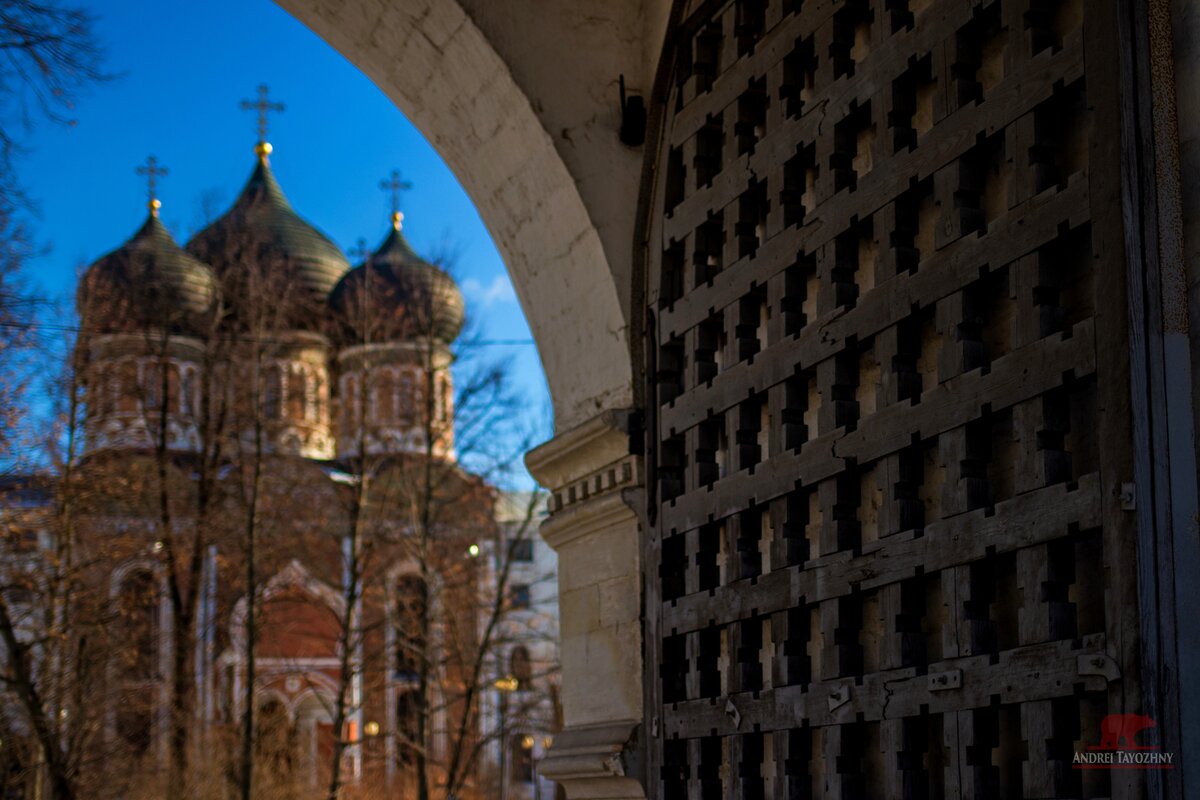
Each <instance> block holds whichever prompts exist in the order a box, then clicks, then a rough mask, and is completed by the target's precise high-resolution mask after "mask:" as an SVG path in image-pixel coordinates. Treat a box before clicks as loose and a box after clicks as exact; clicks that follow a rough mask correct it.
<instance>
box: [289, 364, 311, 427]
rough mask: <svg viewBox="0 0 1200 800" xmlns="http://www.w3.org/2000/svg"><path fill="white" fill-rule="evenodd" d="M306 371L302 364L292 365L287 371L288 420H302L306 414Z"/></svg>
mask: <svg viewBox="0 0 1200 800" xmlns="http://www.w3.org/2000/svg"><path fill="white" fill-rule="evenodd" d="M307 378H308V373H307V370H305V369H304V367H302V366H292V367H291V368H290V369H288V371H287V414H288V419H290V420H302V419H305V418H306V417H307V416H308V386H307V385H306V384H307V383H308V381H307Z"/></svg>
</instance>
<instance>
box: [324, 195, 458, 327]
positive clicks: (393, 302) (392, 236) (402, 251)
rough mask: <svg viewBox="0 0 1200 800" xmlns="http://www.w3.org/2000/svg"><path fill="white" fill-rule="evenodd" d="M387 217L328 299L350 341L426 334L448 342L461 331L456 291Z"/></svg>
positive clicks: (397, 223) (395, 216)
mask: <svg viewBox="0 0 1200 800" xmlns="http://www.w3.org/2000/svg"><path fill="white" fill-rule="evenodd" d="M402 218H403V217H402V215H401V214H400V213H399V212H396V213H395V214H393V215H392V230H391V232H390V233H389V234H388V236H387V238H386V239H384V240H383V243H382V244H380V245H379V248H378V249H377V250H376V251H375V252H374V253H372V254H371V256H370V257H368V258H367V260H366V261H365V262H364V263H363V264H361V265H359V266H357V267H355V268H354V269H352V270H351V271H350V272H349V273H348V274H347V275H346V277H344V278H342V280H341V281H340V282H339V283H338V285H337V287H336V288H335V289H334V290H333V295H332V296H331V298H330V302H331V304H332V306H333V309H334V312H335V314H336V315H337V317H338V319H339V321H340V322H341V323H342V324H343V326H344V328H345V334H346V335H347V337H348V338H349V339H350V340H351V341H354V342H381V341H394V340H398V339H418V338H424V337H431V338H434V339H437V340H439V341H442V342H445V343H446V344H449V343H450V342H452V341H454V340H455V339H456V338H457V337H458V334H459V333H460V332H461V331H462V327H463V319H464V315H465V305H464V303H463V296H462V292H460V291H459V289H458V284H456V283H455V282H454V279H453V278H451V277H450V276H449V275H447V274H446V273H445V271H443V270H442V269H440V268H438V267H436V266H434V265H433V264H430V263H429V262H428V261H425V260H424V259H423V258H421V257H420V256H418V255H417V254H416V252H414V251H413V249H412V247H411V246H410V245H409V243H408V241H407V240H406V239H405V238H404V234H403V233H402V232H401V230H400V221H401V219H402Z"/></svg>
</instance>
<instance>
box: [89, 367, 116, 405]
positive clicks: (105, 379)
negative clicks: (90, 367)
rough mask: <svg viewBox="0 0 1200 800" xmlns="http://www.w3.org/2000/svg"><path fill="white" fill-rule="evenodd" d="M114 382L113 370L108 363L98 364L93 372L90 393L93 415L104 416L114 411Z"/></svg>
mask: <svg viewBox="0 0 1200 800" xmlns="http://www.w3.org/2000/svg"><path fill="white" fill-rule="evenodd" d="M111 382H112V375H111V371H110V370H109V367H108V365H107V364H97V365H96V368H95V370H94V371H93V372H92V385H91V387H90V388H91V392H90V393H89V395H88V409H89V410H90V411H91V413H92V416H103V415H105V414H107V413H109V412H110V411H112V386H111V385H110V384H111Z"/></svg>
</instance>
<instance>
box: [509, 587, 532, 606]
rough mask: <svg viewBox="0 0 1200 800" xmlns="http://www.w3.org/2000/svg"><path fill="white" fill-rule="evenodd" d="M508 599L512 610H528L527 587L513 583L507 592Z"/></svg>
mask: <svg viewBox="0 0 1200 800" xmlns="http://www.w3.org/2000/svg"><path fill="white" fill-rule="evenodd" d="M508 597H509V601H510V603H511V605H512V607H513V608H514V609H519V608H529V603H530V599H529V585H528V584H525V583H514V584H513V585H512V587H511V588H509V590H508Z"/></svg>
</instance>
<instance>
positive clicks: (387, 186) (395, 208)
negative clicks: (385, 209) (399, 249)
mask: <svg viewBox="0 0 1200 800" xmlns="http://www.w3.org/2000/svg"><path fill="white" fill-rule="evenodd" d="M379 188H380V189H383V190H384V191H385V192H391V193H392V227H393V228H395V229H396V230H400V223H401V222H403V221H404V215H403V214H402V213H400V193H401V192H403V191H406V190H408V189H411V188H412V183H410V182H409V181H402V180H400V170H398V169H394V170H392V174H391V177H390V178H388V179H385V180H382V181H380V182H379Z"/></svg>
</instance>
